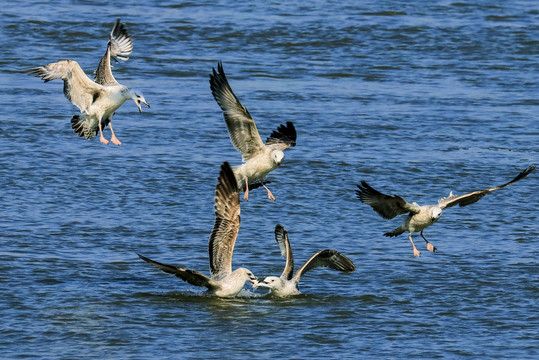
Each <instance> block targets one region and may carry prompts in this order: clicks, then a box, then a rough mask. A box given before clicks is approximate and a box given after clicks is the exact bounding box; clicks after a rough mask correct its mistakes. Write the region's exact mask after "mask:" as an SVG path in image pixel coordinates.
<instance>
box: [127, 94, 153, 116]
mask: <svg viewBox="0 0 539 360" xmlns="http://www.w3.org/2000/svg"><path fill="white" fill-rule="evenodd" d="M130 95H131V99H133V101H134V102H135V104H137V107H138V111H139V112H142V107H141V104H144V105H146V106H147V107H150V104H148V102H147V101H146V99H145V98H144V95H142V93H141V92H139V91H136V90H132V91H131V94H130Z"/></svg>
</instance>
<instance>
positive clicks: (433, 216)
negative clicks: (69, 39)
mask: <svg viewBox="0 0 539 360" xmlns="http://www.w3.org/2000/svg"><path fill="white" fill-rule="evenodd" d="M534 169H535V166H534V165H531V166H530V167H528V168H527V169H526V170H524V171H522V172H521V173H520V174H518V175H517V176H516V177H515V178H514V179H513V180H511V181H509V182H508V183H505V184H503V185H500V186H496V187H493V188H490V189H485V190H479V191H473V192H470V193H467V194H463V195H453V192H451V193H450V194H449V196H448V197H445V198H442V199H440V200H438V204H437V205H423V206H420V205H418V204H417V203H415V202H414V203H412V204H410V203H408V202H407V201H406V200H404V199H403V198H402V197H400V196H398V195H393V196H389V195H384V194H382V193H381V192H379V191H377V190H375V189H373V188H372V187H371V186H370V185H369V184H367V183H366V182H365V181H361V185H357V187H358V188H359V190H356V194H357V197H358V199H359V200H360V201H361V202H363V203H365V204H367V205H370V206H371V207H372V208H373V209H374V211H376V212H377V213H378V214H379V215H380V216H382V217H383V218H385V219H393V218H394V217H395V216H397V215H401V214H406V213H408V216H407V217H406V218H405V219H404V223H403V224H402V225H401V226H399V227H398V228H396V229H395V230H393V231H390V232H388V233H385V234H384V236H389V237H394V236H398V235H400V234H402V233H403V232H405V231H408V232H409V235H408V238H409V239H410V242H411V243H412V247H413V249H414V256H419V255H420V254H421V253H420V252H419V251H418V250H417V249H416V247H415V245H414V242H413V240H412V233H414V232H418V231H419V232H420V235H421V237H422V238H423V240H425V242H426V243H427V250H429V251H432V252H434V251H436V250H437V249H436V248H435V247H434V246H433V245H432V244H431V243H430V242H429V241H428V240H427V239H426V238H425V236H423V230H424V229H425V228H426V227H428V226H430V225H432V224H434V223H435V222H436V221H438V219H439V218H440V216H442V210H443V209H445V208H450V207H452V206H455V205H457V204H458V205H459V206H466V205H470V204H473V203H474V202H476V201H478V200H479V199H481V198H482V197H483V196H485V195H487V194H489V193H491V192H493V191H495V190H498V189H501V188H503V187H505V186H507V185H511V184H513V183H515V182H517V181H519V180H520V179H522V178H524V177H526V176H527V175H528V174H529V173H531V172H532V171H533V170H534Z"/></svg>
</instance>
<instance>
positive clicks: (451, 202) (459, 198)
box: [438, 165, 535, 209]
mask: <svg viewBox="0 0 539 360" xmlns="http://www.w3.org/2000/svg"><path fill="white" fill-rule="evenodd" d="M533 170H535V166H534V165H531V166H529V167H528V168H527V169H525V170H524V171H522V172H521V173H520V174H518V175H517V176H516V177H515V178H514V179H513V180H511V181H509V182H508V183H505V184H503V185H500V186H496V187H493V188H490V189H485V190H479V191H473V192H470V193H467V194H463V195H453V194H449V196H448V197H446V198H442V199H440V200H438V206H439V207H440V209H445V208H450V207H452V206H455V205H457V204H458V205H459V206H466V205H470V204H473V203H474V202H476V201H478V200H479V199H481V198H482V197H483V196H485V195H487V194H489V193H491V192H493V191H495V190H498V189H501V188H503V187H506V186H507V185H511V184H513V183H515V182H517V181H519V180H520V179H523V178H525V177H526V176H527V175H528V174H529V173H531V172H532V171H533Z"/></svg>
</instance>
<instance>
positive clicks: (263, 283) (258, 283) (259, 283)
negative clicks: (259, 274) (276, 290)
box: [253, 281, 270, 288]
mask: <svg viewBox="0 0 539 360" xmlns="http://www.w3.org/2000/svg"><path fill="white" fill-rule="evenodd" d="M260 286H262V287H267V288H269V287H270V286H269V285H268V284H267V283H266V282H265V281H257V282H256V284H253V287H260Z"/></svg>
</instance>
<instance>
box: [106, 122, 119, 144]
mask: <svg viewBox="0 0 539 360" xmlns="http://www.w3.org/2000/svg"><path fill="white" fill-rule="evenodd" d="M109 127H110V132H111V133H112V137H111V138H110V141H112V143H113V144H116V145H122V143H121V142H120V140H118V138H117V137H116V135H114V130H112V122H109Z"/></svg>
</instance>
